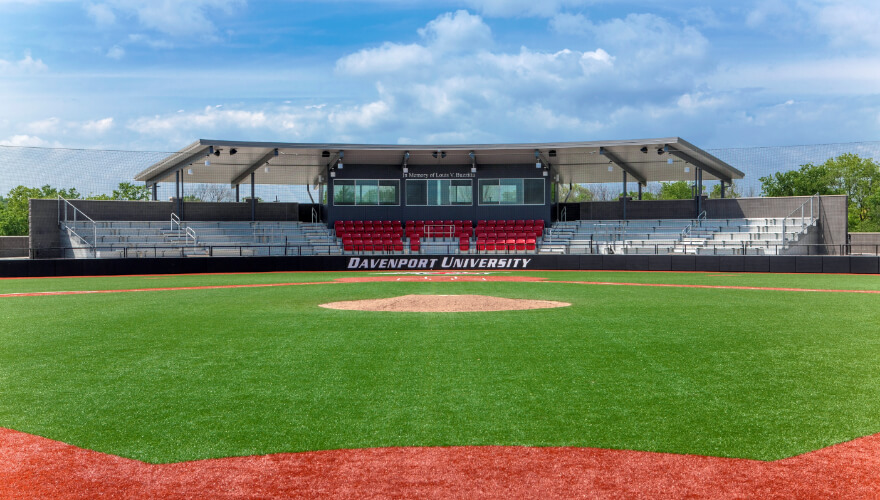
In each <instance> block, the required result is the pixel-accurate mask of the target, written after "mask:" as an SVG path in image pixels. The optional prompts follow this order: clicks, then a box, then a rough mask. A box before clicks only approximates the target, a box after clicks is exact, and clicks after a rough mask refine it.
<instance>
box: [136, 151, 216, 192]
mask: <svg viewBox="0 0 880 500" xmlns="http://www.w3.org/2000/svg"><path fill="white" fill-rule="evenodd" d="M210 151H211V146H203V147H201V148H199V149H197V150H196V152H195V153H192V154H190V155H188V156H186V157H184V158H183V159H182V160H180V161H176V162H174V163H171V164H170V165H169V166H167V167H165V168H163V169H162V170H160V171H159V173H157V174H153V175H151V176H150V177H149V178H147V179H144V182H146V183H147V186H152V185H153V184H156V183H157V182H159V180H160V179H162V178H163V177H165V176H166V175H168V174H170V173H172V172H174V171H175V170H180V169H182V168H183V167H185V166H187V165H190V164H192V163H193V162H195V161H198V160H200V159H202V158H205V157H207V156H208V155H209V154H210Z"/></svg>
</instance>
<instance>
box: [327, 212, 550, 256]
mask: <svg viewBox="0 0 880 500" xmlns="http://www.w3.org/2000/svg"><path fill="white" fill-rule="evenodd" d="M543 232H544V221H543V220H480V221H478V222H477V225H476V227H474V224H473V222H472V221H469V220H410V221H406V223H405V224H402V223H401V222H399V221H375V220H372V221H370V220H367V221H353V220H347V221H336V222H335V223H334V234H335V235H336V238H337V239H338V241H339V242H340V244H341V248H342V251H343V252H344V253H346V254H348V253H392V252H393V253H400V252H408V253H440V254H447V253H467V254H473V253H487V252H493V253H513V252H524V253H525V252H535V251H537V248H538V245H539V242H540V240H541V237H542V235H543Z"/></svg>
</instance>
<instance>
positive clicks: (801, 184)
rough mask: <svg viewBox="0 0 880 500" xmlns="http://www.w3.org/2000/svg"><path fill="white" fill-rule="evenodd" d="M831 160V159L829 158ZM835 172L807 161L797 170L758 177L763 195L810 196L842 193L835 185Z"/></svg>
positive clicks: (825, 164) (826, 163) (826, 164)
mask: <svg viewBox="0 0 880 500" xmlns="http://www.w3.org/2000/svg"><path fill="white" fill-rule="evenodd" d="M829 161H831V160H829ZM835 177H836V173H835V172H834V170H833V169H832V168H831V167H829V166H828V162H825V163H824V164H822V165H813V164H812V163H807V164H805V165H801V168H800V169H798V170H789V171H788V172H776V173H775V174H773V175H771V176H765V177H759V178H758V180H759V181H761V192H762V193H764V196H812V195H814V194H816V193H819V194H822V195H825V194H842V193H841V192H840V189H839V188H838V187H837V186H836V184H837V183H836V180H835Z"/></svg>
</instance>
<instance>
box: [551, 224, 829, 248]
mask: <svg viewBox="0 0 880 500" xmlns="http://www.w3.org/2000/svg"><path fill="white" fill-rule="evenodd" d="M814 227H815V221H810V220H809V219H807V220H806V221H805V220H803V219H801V218H790V219H785V218H737V219H652V220H579V221H567V222H557V223H555V224H554V225H553V226H552V227H551V228H550V229H549V230H548V231H547V236H546V237H545V240H544V245H543V247H542V248H541V249H540V253H546V254H649V255H656V254H692V255H781V254H787V253H791V252H792V251H793V249H792V248H791V246H792V245H794V244H796V243H797V242H798V241H801V240H802V239H803V238H804V236H805V235H806V234H808V233H809V231H810V229H811V228H814Z"/></svg>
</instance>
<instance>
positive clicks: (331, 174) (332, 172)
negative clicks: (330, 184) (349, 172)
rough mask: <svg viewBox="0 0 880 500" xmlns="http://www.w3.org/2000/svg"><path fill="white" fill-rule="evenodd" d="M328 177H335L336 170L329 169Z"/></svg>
mask: <svg viewBox="0 0 880 500" xmlns="http://www.w3.org/2000/svg"><path fill="white" fill-rule="evenodd" d="M330 177H334V178H335V177H336V172H335V171H333V170H331V171H330Z"/></svg>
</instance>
